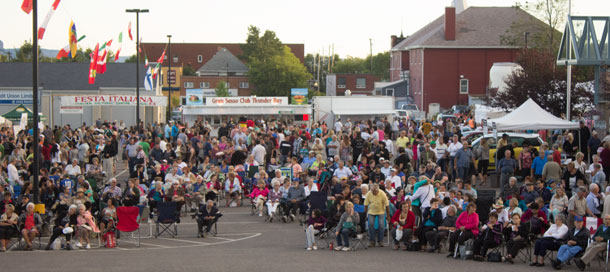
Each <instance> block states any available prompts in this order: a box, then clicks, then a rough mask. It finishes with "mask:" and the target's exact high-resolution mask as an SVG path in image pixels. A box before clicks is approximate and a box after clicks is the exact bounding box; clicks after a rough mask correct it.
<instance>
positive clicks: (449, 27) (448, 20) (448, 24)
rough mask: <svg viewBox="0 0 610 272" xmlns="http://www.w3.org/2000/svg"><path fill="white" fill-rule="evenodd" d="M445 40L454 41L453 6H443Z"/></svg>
mask: <svg viewBox="0 0 610 272" xmlns="http://www.w3.org/2000/svg"><path fill="white" fill-rule="evenodd" d="M445 40H447V41H455V7H446V8H445Z"/></svg>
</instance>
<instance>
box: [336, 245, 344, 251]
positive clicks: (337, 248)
mask: <svg viewBox="0 0 610 272" xmlns="http://www.w3.org/2000/svg"><path fill="white" fill-rule="evenodd" d="M342 248H343V247H342V246H337V247H335V250H336V251H340V250H341V249H342Z"/></svg>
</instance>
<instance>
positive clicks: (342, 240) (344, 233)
mask: <svg viewBox="0 0 610 272" xmlns="http://www.w3.org/2000/svg"><path fill="white" fill-rule="evenodd" d="M354 233H355V231H354V230H353V229H341V231H340V232H339V235H337V246H345V247H349V237H350V236H352V235H353V234H354Z"/></svg>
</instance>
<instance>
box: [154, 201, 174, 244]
mask: <svg viewBox="0 0 610 272" xmlns="http://www.w3.org/2000/svg"><path fill="white" fill-rule="evenodd" d="M177 207H178V206H177V205H176V202H173V201H172V202H160V203H157V211H158V212H159V216H157V220H155V224H156V232H155V238H157V236H160V235H161V234H163V233H168V234H170V235H171V236H172V238H174V237H176V236H177V235H178V225H177V222H178V216H179V215H178V210H177Z"/></svg>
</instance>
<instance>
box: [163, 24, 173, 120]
mask: <svg viewBox="0 0 610 272" xmlns="http://www.w3.org/2000/svg"><path fill="white" fill-rule="evenodd" d="M167 51H168V52H167V56H168V57H167V63H169V65H168V67H169V68H168V69H167V84H168V86H169V88H168V89H167V94H168V95H167V123H168V124H169V121H170V120H172V81H171V80H170V78H171V73H172V35H167ZM161 65H163V60H161Z"/></svg>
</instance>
